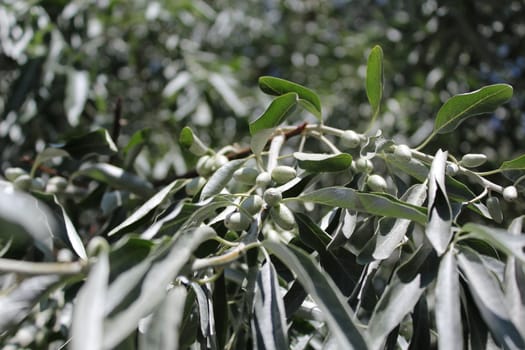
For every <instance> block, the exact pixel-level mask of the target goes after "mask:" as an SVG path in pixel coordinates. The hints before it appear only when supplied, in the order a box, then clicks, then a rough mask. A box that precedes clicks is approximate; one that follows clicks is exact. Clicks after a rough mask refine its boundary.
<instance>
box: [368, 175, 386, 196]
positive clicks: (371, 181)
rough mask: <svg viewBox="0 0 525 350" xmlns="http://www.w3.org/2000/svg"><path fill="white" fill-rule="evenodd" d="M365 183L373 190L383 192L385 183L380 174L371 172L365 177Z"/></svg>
mask: <svg viewBox="0 0 525 350" xmlns="http://www.w3.org/2000/svg"><path fill="white" fill-rule="evenodd" d="M366 184H367V185H368V187H369V188H370V189H371V190H372V191H374V192H385V191H386V189H387V187H388V186H387V184H386V181H385V179H384V178H383V177H382V176H381V175H377V174H373V175H370V176H369V177H368V178H367V179H366Z"/></svg>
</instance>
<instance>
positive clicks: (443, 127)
mask: <svg viewBox="0 0 525 350" xmlns="http://www.w3.org/2000/svg"><path fill="white" fill-rule="evenodd" d="M511 97H512V86H510V85H507V84H494V85H489V86H485V87H483V88H481V89H479V90H476V91H472V92H468V93H465V94H459V95H456V96H453V97H451V98H450V99H448V100H447V101H446V102H445V104H444V105H443V106H442V107H441V108H440V109H439V111H438V114H437V117H436V121H435V123H434V131H433V134H436V133H439V134H442V133H447V132H451V131H453V130H454V129H456V128H457V127H458V125H459V124H461V122H463V121H464V120H465V119H467V118H469V117H471V116H474V115H478V114H482V113H490V112H493V111H494V110H495V109H496V108H497V107H498V106H499V105H501V104H503V103H505V102H507V101H508V100H510V98H511Z"/></svg>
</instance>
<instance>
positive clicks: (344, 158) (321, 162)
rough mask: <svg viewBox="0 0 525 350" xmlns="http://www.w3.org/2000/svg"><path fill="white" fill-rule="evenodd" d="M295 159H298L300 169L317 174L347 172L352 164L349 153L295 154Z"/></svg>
mask: <svg viewBox="0 0 525 350" xmlns="http://www.w3.org/2000/svg"><path fill="white" fill-rule="evenodd" d="M293 157H294V158H295V159H297V163H298V165H299V167H300V168H302V169H304V170H307V171H311V172H316V173H322V172H337V171H342V170H346V169H348V168H349V167H350V164H352V156H351V155H349V154H348V153H339V154H320V153H303V152H294V154H293Z"/></svg>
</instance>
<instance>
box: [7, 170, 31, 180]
mask: <svg viewBox="0 0 525 350" xmlns="http://www.w3.org/2000/svg"><path fill="white" fill-rule="evenodd" d="M20 175H27V171H25V170H24V169H22V168H7V169H5V172H4V176H5V178H6V179H7V180H9V181H11V182H13V181H15V180H16V179H17V178H18V177H19V176H20Z"/></svg>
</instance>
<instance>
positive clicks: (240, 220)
mask: <svg viewBox="0 0 525 350" xmlns="http://www.w3.org/2000/svg"><path fill="white" fill-rule="evenodd" d="M250 223H251V218H250V217H249V216H248V215H246V214H244V213H241V212H238V211H236V212H233V213H230V214H228V216H226V219H224V226H226V228H228V229H229V230H232V231H243V230H246V229H247V228H248V227H249V226H250Z"/></svg>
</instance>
